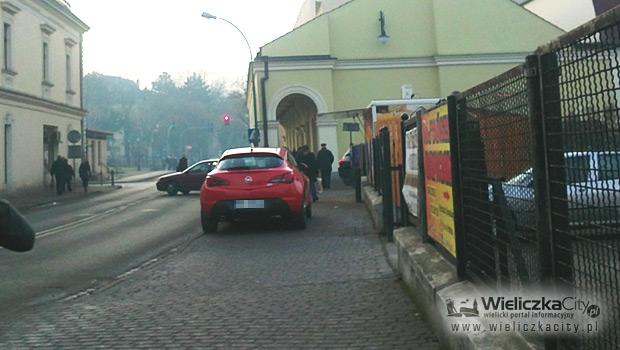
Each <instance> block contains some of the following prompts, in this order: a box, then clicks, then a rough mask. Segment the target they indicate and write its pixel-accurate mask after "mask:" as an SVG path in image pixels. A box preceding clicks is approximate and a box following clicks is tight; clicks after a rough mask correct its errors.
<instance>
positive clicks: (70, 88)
mask: <svg viewBox="0 0 620 350" xmlns="http://www.w3.org/2000/svg"><path fill="white" fill-rule="evenodd" d="M65 57H66V70H67V75H66V78H67V92H68V93H70V92H72V91H73V86H72V84H71V80H72V76H71V55H69V54H67V55H66V56H65Z"/></svg>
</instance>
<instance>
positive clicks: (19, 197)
mask: <svg viewBox="0 0 620 350" xmlns="http://www.w3.org/2000/svg"><path fill="white" fill-rule="evenodd" d="M76 185H77V186H76V187H75V188H74V189H73V192H65V193H63V194H62V195H60V196H59V195H57V194H56V190H55V189H53V188H47V189H38V190H22V191H19V192H17V193H13V194H10V195H0V198H2V199H6V200H8V201H9V202H11V204H13V205H14V206H15V207H16V208H17V209H19V210H28V209H31V208H35V207H38V206H42V205H46V204H52V203H57V204H60V203H68V202H74V201H78V200H83V199H85V198H89V197H92V196H96V195H100V194H104V193H109V192H113V191H116V190H118V189H119V188H120V186H114V187H112V186H110V185H109V184H104V185H103V186H100V185H98V184H93V185H89V186H88V193H84V190H83V189H82V186H81V184H80V183H79V182H76Z"/></svg>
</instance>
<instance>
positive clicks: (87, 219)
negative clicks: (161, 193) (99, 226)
mask: <svg viewBox="0 0 620 350" xmlns="http://www.w3.org/2000/svg"><path fill="white" fill-rule="evenodd" d="M152 197H153V198H155V197H156V196H152ZM147 199H148V197H145V198H140V199H138V200H135V201H133V202H129V203H127V204H125V205H121V206H118V207H115V208H112V209H108V210H106V211H104V212H102V213H100V214H93V215H91V216H88V217H85V218H83V219H80V220H77V221H73V222H70V223H67V224H64V225H60V226H56V227H52V228H49V229H47V230H43V231H40V232H37V234H36V238H43V237H48V236H51V235H54V234H56V233H59V232H62V231H65V230H67V229H70V228H76V227H78V226H82V225H84V224H86V223H89V222H93V221H95V220H101V219H104V218H107V217H109V216H111V215H114V214H117V213H120V212H122V211H124V210H126V209H128V208H130V207H133V206H136V205H138V204H141V203H144V201H145V200H147Z"/></svg>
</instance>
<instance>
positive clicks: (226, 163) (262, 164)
mask: <svg viewBox="0 0 620 350" xmlns="http://www.w3.org/2000/svg"><path fill="white" fill-rule="evenodd" d="M283 163H284V160H282V158H280V157H278V156H276V155H272V154H252V155H247V154H246V155H242V156H233V157H228V158H224V159H222V160H221V161H220V163H219V168H220V170H253V169H270V168H277V167H279V166H281V165H282V164H283Z"/></svg>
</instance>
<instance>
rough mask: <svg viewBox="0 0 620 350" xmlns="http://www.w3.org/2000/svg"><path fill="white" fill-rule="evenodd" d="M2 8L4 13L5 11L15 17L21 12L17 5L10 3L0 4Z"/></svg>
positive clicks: (3, 2)
mask: <svg viewBox="0 0 620 350" xmlns="http://www.w3.org/2000/svg"><path fill="white" fill-rule="evenodd" d="M0 7H2V11H5V12H6V13H8V14H9V15H15V14H16V13H18V12H19V11H21V9H20V8H19V7H17V6H15V4H13V3H11V2H10V1H2V2H0Z"/></svg>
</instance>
